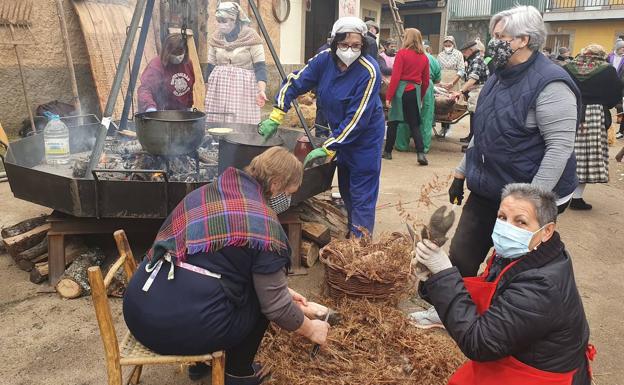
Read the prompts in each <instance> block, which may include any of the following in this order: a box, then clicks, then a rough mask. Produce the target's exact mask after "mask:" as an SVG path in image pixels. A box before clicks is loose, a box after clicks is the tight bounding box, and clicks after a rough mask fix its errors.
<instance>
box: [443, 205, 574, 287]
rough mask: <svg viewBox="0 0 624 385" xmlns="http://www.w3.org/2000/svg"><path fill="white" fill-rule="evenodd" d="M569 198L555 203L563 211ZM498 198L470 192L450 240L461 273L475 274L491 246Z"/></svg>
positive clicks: (452, 257) (451, 254)
mask: <svg viewBox="0 0 624 385" xmlns="http://www.w3.org/2000/svg"><path fill="white" fill-rule="evenodd" d="M568 204H569V202H566V203H565V204H563V205H561V206H559V207H558V211H559V214H561V213H563V212H564V211H565V209H566V208H567V206H568ZM499 205H500V202H498V201H492V200H490V199H487V198H484V197H482V196H479V195H477V194H473V193H470V195H469V196H468V199H466V204H465V206H464V209H463V210H462V213H461V217H460V218H459V223H458V224H457V230H455V235H454V236H453V239H452V240H451V247H450V250H449V257H450V259H451V263H453V266H456V267H457V269H458V270H459V273H460V274H461V275H462V277H474V276H476V275H477V272H478V271H479V266H480V265H481V263H483V261H485V258H486V257H487V255H488V252H489V251H490V248H491V247H492V245H493V243H492V231H493V230H494V224H496V217H497V216H498V215H497V214H498V206H499Z"/></svg>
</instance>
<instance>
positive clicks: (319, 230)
mask: <svg viewBox="0 0 624 385" xmlns="http://www.w3.org/2000/svg"><path fill="white" fill-rule="evenodd" d="M301 230H302V232H303V237H304V238H307V239H309V240H310V241H313V242H315V243H317V244H318V245H319V246H325V245H326V244H328V243H329V242H330V241H331V235H330V232H329V227H327V226H325V225H324V224H322V223H312V222H304V223H303V226H302V229H301Z"/></svg>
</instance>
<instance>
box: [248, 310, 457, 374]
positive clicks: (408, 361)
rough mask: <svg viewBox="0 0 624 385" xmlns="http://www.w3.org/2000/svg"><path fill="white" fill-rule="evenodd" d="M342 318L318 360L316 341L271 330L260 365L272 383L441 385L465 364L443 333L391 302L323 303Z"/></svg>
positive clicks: (272, 327)
mask: <svg viewBox="0 0 624 385" xmlns="http://www.w3.org/2000/svg"><path fill="white" fill-rule="evenodd" d="M325 303H326V304H328V305H329V306H330V307H332V308H333V309H335V310H337V311H338V312H339V313H340V314H341V316H342V320H341V322H340V323H339V324H338V325H336V326H334V327H332V328H331V329H330V333H329V337H328V344H327V346H325V347H324V348H323V349H321V351H320V352H319V354H318V355H317V356H316V357H315V358H311V357H310V351H311V350H312V343H310V342H309V341H308V340H307V339H305V338H304V337H301V336H299V335H297V334H295V333H289V332H286V331H284V330H281V329H279V328H278V327H276V326H271V328H270V330H269V332H268V333H267V334H266V335H265V338H264V341H263V345H262V347H261V351H260V353H259V358H260V361H261V362H262V363H263V364H264V365H267V366H270V367H271V370H272V373H273V375H272V379H271V380H270V381H268V384H273V385H319V384H323V385H355V384H361V385H381V384H384V385H387V384H396V385H411V384H414V385H416V384H419V385H434V384H435V385H440V384H445V383H446V382H447V380H448V378H449V376H450V375H451V374H452V373H453V372H454V371H455V370H456V369H457V368H458V367H459V366H460V365H461V364H462V362H463V361H464V360H465V358H464V357H463V355H462V354H461V352H460V351H459V349H458V348H457V345H456V344H455V343H454V342H453V341H452V340H451V339H450V337H449V336H448V335H447V334H446V333H443V332H439V331H431V330H429V331H427V330H420V329H417V328H415V327H414V326H412V325H410V323H409V321H408V320H407V318H406V316H405V314H404V313H403V312H401V311H400V310H399V309H397V308H395V307H392V306H390V305H388V304H387V303H372V302H368V301H367V300H355V301H354V300H349V299H345V300H339V301H338V302H332V301H325Z"/></svg>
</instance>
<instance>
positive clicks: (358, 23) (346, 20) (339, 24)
mask: <svg viewBox="0 0 624 385" xmlns="http://www.w3.org/2000/svg"><path fill="white" fill-rule="evenodd" d="M366 32H368V27H366V24H365V23H364V22H363V21H362V19H360V18H358V17H354V16H345V17H341V18H340V19H338V20H336V22H335V23H334V27H333V28H332V33H331V35H332V38H333V37H334V36H336V34H337V33H359V34H360V35H362V36H364V35H366Z"/></svg>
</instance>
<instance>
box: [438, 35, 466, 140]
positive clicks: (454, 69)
mask: <svg viewBox="0 0 624 385" xmlns="http://www.w3.org/2000/svg"><path fill="white" fill-rule="evenodd" d="M442 45H443V50H442V52H440V53H439V54H438V62H439V63H440V68H441V69H442V81H441V82H440V86H441V87H443V88H446V89H447V90H449V91H459V88H460V87H461V81H462V79H463V78H464V74H465V70H466V63H465V61H464V55H462V53H461V51H459V50H458V49H457V46H456V43H455V38H454V37H453V36H446V37H445V38H444V41H443V42H442ZM450 128H451V125H450V124H448V123H442V134H441V135H442V136H445V135H446V133H447V132H448V130H449V129H450Z"/></svg>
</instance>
